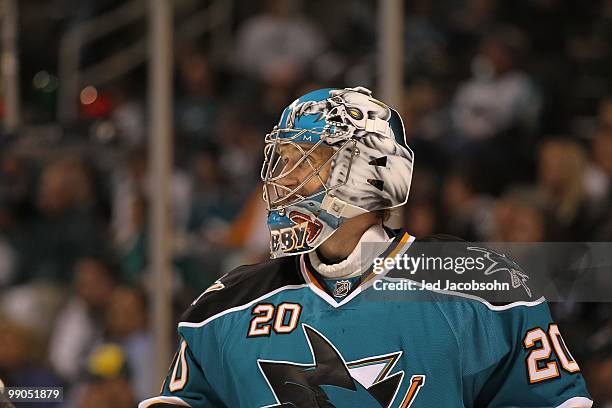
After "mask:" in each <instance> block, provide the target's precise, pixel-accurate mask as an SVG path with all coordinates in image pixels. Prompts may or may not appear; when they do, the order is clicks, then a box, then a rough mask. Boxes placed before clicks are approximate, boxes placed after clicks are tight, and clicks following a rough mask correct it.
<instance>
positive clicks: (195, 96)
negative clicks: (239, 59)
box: [175, 44, 218, 148]
mask: <svg viewBox="0 0 612 408" xmlns="http://www.w3.org/2000/svg"><path fill="white" fill-rule="evenodd" d="M177 68H178V72H177V76H178V81H179V86H180V87H179V93H178V95H177V96H178V99H177V101H176V106H175V124H176V128H177V133H178V135H179V136H181V137H183V138H184V139H185V140H184V141H185V142H186V143H187V144H188V146H189V147H191V148H193V147H196V148H201V147H202V146H208V145H209V144H210V143H211V138H212V136H213V135H212V133H213V130H214V129H213V127H214V123H215V121H216V114H217V103H218V98H217V95H216V83H217V79H216V77H215V73H214V70H213V67H212V66H211V64H210V62H209V61H208V59H207V57H206V55H205V53H204V52H203V51H201V50H199V49H198V47H197V45H195V44H190V45H187V46H185V47H183V48H181V49H180V50H179V52H178V58H177Z"/></svg>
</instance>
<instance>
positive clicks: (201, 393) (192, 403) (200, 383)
mask: <svg viewBox="0 0 612 408" xmlns="http://www.w3.org/2000/svg"><path fill="white" fill-rule="evenodd" d="M192 341H193V339H189V338H188V337H187V336H181V337H180V342H179V346H178V350H177V352H176V354H175V355H174V358H173V360H172V363H171V365H170V369H169V370H168V375H167V376H166V379H165V380H164V383H163V385H162V389H161V393H160V396H158V397H154V398H150V399H148V400H146V401H143V402H141V403H140V405H139V406H138V407H139V408H158V407H159V408H162V407H163V408H167V407H194V408H195V407H201V408H217V407H224V406H225V405H224V404H223V403H222V402H221V401H220V399H219V397H218V396H217V394H216V392H215V390H214V389H213V387H212V386H211V384H210V382H209V380H208V378H207V370H206V368H205V367H202V365H201V364H200V362H199V359H198V358H197V356H196V355H194V349H192V346H191V342H192ZM193 342H195V341H193ZM196 347H197V346H196Z"/></svg>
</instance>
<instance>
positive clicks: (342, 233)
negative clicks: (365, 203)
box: [317, 212, 381, 259]
mask: <svg viewBox="0 0 612 408" xmlns="http://www.w3.org/2000/svg"><path fill="white" fill-rule="evenodd" d="M377 224H378V225H380V224H381V222H380V219H379V218H378V216H377V215H376V214H375V213H371V212H370V213H365V214H361V215H358V216H357V217H355V218H351V219H350V220H348V221H345V222H344V223H343V224H342V225H341V226H340V228H338V229H337V230H336V231H335V232H334V234H333V235H332V236H331V237H329V238H328V239H327V240H326V241H325V242H323V243H322V244H321V245H320V246H319V248H318V249H317V250H318V251H319V253H320V254H321V255H322V256H323V257H324V258H326V259H345V258H348V256H349V255H350V254H351V253H352V252H353V251H354V250H355V247H356V246H357V244H358V243H359V241H360V240H361V237H362V236H363V234H364V233H365V232H366V231H367V230H368V229H370V228H371V227H372V226H374V225H377Z"/></svg>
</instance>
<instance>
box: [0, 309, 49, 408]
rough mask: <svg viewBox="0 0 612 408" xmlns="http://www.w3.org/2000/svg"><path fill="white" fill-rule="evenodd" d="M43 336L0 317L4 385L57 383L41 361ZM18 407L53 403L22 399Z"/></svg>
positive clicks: (43, 405) (42, 360)
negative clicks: (32, 401) (23, 401)
mask: <svg viewBox="0 0 612 408" xmlns="http://www.w3.org/2000/svg"><path fill="white" fill-rule="evenodd" d="M42 340H43V339H42V338H41V337H40V335H39V334H38V333H36V332H35V331H33V330H31V329H29V328H28V327H26V326H24V325H22V324H20V323H18V322H17V321H12V320H9V319H2V318H0V345H1V346H0V379H2V380H3V381H4V385H5V386H7V387H58V386H59V382H58V380H57V379H56V378H55V377H54V375H53V374H52V373H51V371H50V370H49V369H48V368H47V367H46V366H45V364H44V359H43V356H44V352H43V342H42ZM19 406H20V407H40V408H43V407H54V406H57V405H56V404H52V403H40V402H37V403H23V404H19Z"/></svg>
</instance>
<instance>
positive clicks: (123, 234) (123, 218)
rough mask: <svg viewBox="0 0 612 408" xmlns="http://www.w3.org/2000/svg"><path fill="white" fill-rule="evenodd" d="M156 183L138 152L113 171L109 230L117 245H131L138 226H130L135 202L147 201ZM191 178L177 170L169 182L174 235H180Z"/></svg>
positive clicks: (144, 153) (143, 154)
mask: <svg viewBox="0 0 612 408" xmlns="http://www.w3.org/2000/svg"><path fill="white" fill-rule="evenodd" d="M155 182H156V181H155V180H152V179H151V176H150V173H149V171H148V158H147V152H146V150H145V149H144V148H138V149H135V150H132V151H131V152H129V153H128V154H127V155H126V156H125V158H124V160H123V163H122V165H121V166H118V168H117V169H115V172H114V174H113V180H112V196H113V197H112V202H113V204H112V207H113V208H112V213H113V214H112V230H113V236H114V240H115V242H116V244H117V245H118V246H119V247H121V246H123V245H126V244H128V245H129V244H130V241H129V240H130V239H131V238H132V237H133V233H134V232H135V231H136V230H137V228H136V227H137V226H135V225H134V224H133V221H134V218H133V209H134V201H135V200H137V199H138V197H144V198H145V200H147V199H148V198H149V197H150V194H151V189H152V187H153V183H155ZM191 190H192V180H191V176H190V175H189V174H188V173H186V172H184V171H182V170H180V169H178V168H176V169H174V171H173V174H172V179H171V192H170V196H171V198H172V220H173V224H174V230H175V232H176V233H179V234H183V233H184V231H185V229H186V226H187V219H188V216H189V207H190V203H191Z"/></svg>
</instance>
